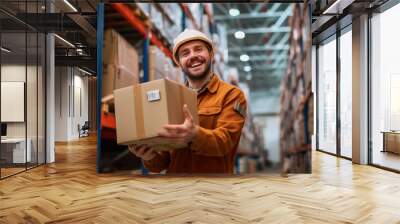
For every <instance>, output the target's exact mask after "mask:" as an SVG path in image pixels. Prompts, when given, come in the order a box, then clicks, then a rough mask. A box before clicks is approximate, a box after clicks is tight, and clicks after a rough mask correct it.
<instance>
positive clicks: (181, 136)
mask: <svg viewBox="0 0 400 224" xmlns="http://www.w3.org/2000/svg"><path fill="white" fill-rule="evenodd" d="M183 114H184V115H185V121H184V122H183V124H177V125H176V124H167V125H164V130H163V131H161V132H159V133H158V135H159V136H160V137H165V138H175V139H177V142H182V143H189V142H191V141H192V140H193V139H194V138H195V137H196V133H197V128H196V125H195V124H194V123H193V116H192V114H191V113H190V111H189V109H188V107H187V105H186V104H185V105H184V106H183Z"/></svg>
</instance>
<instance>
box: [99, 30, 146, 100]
mask: <svg viewBox="0 0 400 224" xmlns="http://www.w3.org/2000/svg"><path fill="white" fill-rule="evenodd" d="M103 52H104V54H103V91H102V93H103V97H104V96H108V95H111V94H112V92H113V90H114V89H118V88H123V87H126V86H129V85H133V84H137V83H139V56H138V54H137V52H136V50H135V48H134V47H133V46H132V45H131V44H130V43H129V42H128V41H126V40H125V38H123V37H122V36H121V35H120V34H119V33H118V32H117V31H115V30H113V29H108V30H106V31H105V32H104V49H103Z"/></svg>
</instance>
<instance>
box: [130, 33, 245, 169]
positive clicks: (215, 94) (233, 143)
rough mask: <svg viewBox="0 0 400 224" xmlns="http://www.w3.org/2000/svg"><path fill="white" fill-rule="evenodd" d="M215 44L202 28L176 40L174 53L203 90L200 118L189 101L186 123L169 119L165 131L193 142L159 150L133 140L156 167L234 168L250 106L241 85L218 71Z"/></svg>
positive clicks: (140, 154) (194, 84)
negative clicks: (214, 67)
mask: <svg viewBox="0 0 400 224" xmlns="http://www.w3.org/2000/svg"><path fill="white" fill-rule="evenodd" d="M214 50H215V49H214V46H213V43H212V41H211V40H210V39H209V38H208V37H207V36H206V35H205V34H203V33H201V32H199V31H197V30H190V29H186V30H185V31H184V32H182V33H181V34H179V35H178V36H177V38H176V39H175V40H174V48H173V59H174V61H175V62H176V63H177V64H178V65H179V66H180V67H181V69H182V71H183V72H184V74H185V75H186V77H187V80H188V82H187V86H188V87H189V88H192V89H194V90H196V91H197V105H198V106H197V107H198V115H199V124H194V123H193V119H192V115H191V114H190V112H189V110H188V109H187V107H186V105H185V106H184V108H183V112H184V114H185V121H184V123H183V124H178V125H170V124H169V125H165V126H164V130H161V131H160V133H159V136H161V137H165V138H173V139H176V140H177V141H180V142H184V143H188V145H189V146H188V147H187V148H184V149H176V150H171V151H169V152H162V153H157V152H155V151H153V150H152V149H151V147H148V146H146V145H142V146H133V145H132V146H129V150H130V151H131V152H132V153H134V154H135V155H136V156H138V157H140V158H141V159H142V161H143V164H144V166H145V167H146V168H147V169H149V170H150V171H151V172H161V171H162V170H164V169H166V170H167V173H233V168H234V158H235V153H236V149H237V146H238V143H239V139H240V134H241V131H242V127H243V124H244V121H245V114H246V108H247V106H246V100H245V97H244V94H243V93H242V91H241V90H240V89H238V88H237V87H234V86H232V85H229V84H227V83H225V82H223V81H222V80H220V79H219V78H218V76H217V75H215V74H214V73H213V71H212V63H213V60H214Z"/></svg>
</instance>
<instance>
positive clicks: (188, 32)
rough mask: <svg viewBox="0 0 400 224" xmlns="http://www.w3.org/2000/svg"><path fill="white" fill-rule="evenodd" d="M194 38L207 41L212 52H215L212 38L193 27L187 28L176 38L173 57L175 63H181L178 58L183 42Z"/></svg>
mask: <svg viewBox="0 0 400 224" xmlns="http://www.w3.org/2000/svg"><path fill="white" fill-rule="evenodd" d="M192 40H201V41H204V42H206V43H207V44H209V45H210V47H211V52H214V45H213V42H212V41H211V39H210V38H209V37H208V36H207V35H205V34H204V33H202V32H200V31H198V30H193V29H185V30H184V31H183V32H182V33H180V34H179V35H178V36H177V37H176V38H175V40H174V49H173V50H172V58H173V59H174V61H175V63H176V64H178V65H179V60H178V58H177V55H176V53H177V51H178V49H179V47H180V46H182V44H184V43H186V42H188V41H192Z"/></svg>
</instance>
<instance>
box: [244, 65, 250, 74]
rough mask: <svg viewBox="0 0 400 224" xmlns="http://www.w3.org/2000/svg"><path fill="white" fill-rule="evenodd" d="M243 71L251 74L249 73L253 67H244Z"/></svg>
mask: <svg viewBox="0 0 400 224" xmlns="http://www.w3.org/2000/svg"><path fill="white" fill-rule="evenodd" d="M243 70H244V71H245V72H249V71H251V66H250V65H246V66H244V68H243Z"/></svg>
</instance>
